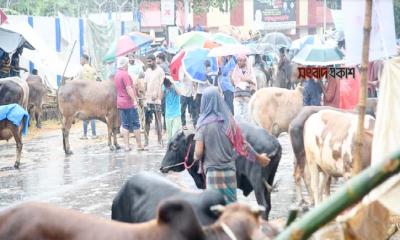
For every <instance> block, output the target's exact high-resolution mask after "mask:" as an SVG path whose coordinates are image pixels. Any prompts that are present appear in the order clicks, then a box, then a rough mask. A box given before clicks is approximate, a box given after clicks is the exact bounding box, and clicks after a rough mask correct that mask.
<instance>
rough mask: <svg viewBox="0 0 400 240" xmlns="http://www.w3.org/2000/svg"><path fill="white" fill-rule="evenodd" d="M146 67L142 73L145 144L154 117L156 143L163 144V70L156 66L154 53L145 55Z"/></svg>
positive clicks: (147, 141)
mask: <svg viewBox="0 0 400 240" xmlns="http://www.w3.org/2000/svg"><path fill="white" fill-rule="evenodd" d="M147 65H148V68H147V70H146V72H145V73H144V81H145V84H146V95H145V99H146V106H145V122H146V124H145V145H148V144H149V132H150V124H151V122H152V119H153V115H154V118H155V122H156V123H155V125H156V131H157V136H158V143H159V144H160V145H161V146H163V142H162V132H161V129H162V121H161V98H162V88H161V87H162V85H163V82H164V77H165V74H164V71H163V70H162V69H161V68H160V67H159V66H157V64H156V58H155V56H154V55H149V56H148V57H147Z"/></svg>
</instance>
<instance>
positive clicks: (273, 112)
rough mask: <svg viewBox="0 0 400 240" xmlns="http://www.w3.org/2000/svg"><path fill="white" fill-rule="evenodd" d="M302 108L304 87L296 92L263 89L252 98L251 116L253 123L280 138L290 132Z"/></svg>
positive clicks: (272, 88) (273, 88) (250, 105)
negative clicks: (284, 133)
mask: <svg viewBox="0 0 400 240" xmlns="http://www.w3.org/2000/svg"><path fill="white" fill-rule="evenodd" d="M302 107H303V88H302V87H297V88H296V89H294V90H288V89H284V88H277V87H270V88H262V89H259V90H258V91H257V92H255V93H254V95H253V96H252V97H251V98H250V101H249V115H250V119H251V121H252V122H254V123H255V124H257V125H258V126H260V127H262V128H264V129H265V130H267V131H268V132H269V133H270V134H272V135H273V136H275V137H278V136H279V134H280V133H282V132H287V131H288V129H289V124H290V122H291V121H292V120H293V119H294V118H295V117H296V116H297V114H298V113H299V112H300V110H301V109H302Z"/></svg>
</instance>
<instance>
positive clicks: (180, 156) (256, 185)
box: [160, 122, 282, 220]
mask: <svg viewBox="0 0 400 240" xmlns="http://www.w3.org/2000/svg"><path fill="white" fill-rule="evenodd" d="M239 126H240V128H241V130H242V133H243V135H244V137H245V138H246V141H247V142H248V143H249V144H250V145H251V146H252V147H253V148H254V150H256V151H257V152H258V153H260V154H261V153H266V154H267V155H268V157H269V158H270V159H271V162H270V164H269V165H268V166H267V167H261V166H260V165H259V164H258V163H253V162H250V161H248V160H247V159H244V158H242V157H239V158H238V159H237V160H236V178H237V186H238V188H239V189H241V190H242V191H243V194H244V195H245V196H248V195H249V194H250V193H251V192H252V191H253V189H254V192H255V196H256V200H257V203H258V204H259V205H262V206H264V207H265V208H266V211H265V212H264V213H263V218H265V219H266V220H268V215H269V211H270V210H271V190H272V185H273V182H274V177H275V173H276V171H277V169H278V165H279V161H280V159H281V154H282V147H281V145H280V143H279V142H278V140H277V139H276V138H275V137H273V136H272V135H270V134H269V133H268V132H267V131H266V130H265V129H263V128H261V127H257V126H254V125H251V124H248V123H244V122H240V123H239ZM193 137H194V134H189V135H187V136H186V135H185V134H184V133H183V132H180V133H177V134H176V135H175V136H174V138H173V139H172V141H170V143H169V145H168V150H167V152H166V154H165V156H164V159H163V161H162V163H161V168H160V170H161V171H162V172H164V173H166V172H168V171H169V170H172V171H175V172H181V171H183V170H185V167H184V166H183V164H182V163H183V161H184V159H185V156H186V154H187V153H188V164H189V165H191V164H192V163H193V154H194V145H195V142H194V140H193ZM190 144H191V145H190ZM189 146H190V149H188V148H189ZM188 171H189V173H190V175H191V176H192V177H193V180H194V181H195V183H196V186H197V187H198V188H200V189H204V188H205V179H204V176H203V175H202V174H199V173H198V172H199V164H198V162H195V163H194V165H193V167H191V168H190V169H188Z"/></svg>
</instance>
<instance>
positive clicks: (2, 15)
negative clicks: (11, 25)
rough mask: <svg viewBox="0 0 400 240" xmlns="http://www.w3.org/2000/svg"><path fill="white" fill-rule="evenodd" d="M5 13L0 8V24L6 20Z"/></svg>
mask: <svg viewBox="0 0 400 240" xmlns="http://www.w3.org/2000/svg"><path fill="white" fill-rule="evenodd" d="M7 19H8V18H7V15H6V14H5V13H4V12H3V10H1V9H0V25H1V24H3V23H5V22H7Z"/></svg>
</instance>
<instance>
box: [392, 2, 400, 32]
mask: <svg viewBox="0 0 400 240" xmlns="http://www.w3.org/2000/svg"><path fill="white" fill-rule="evenodd" d="M393 4H394V26H395V27H396V37H397V38H400V0H393Z"/></svg>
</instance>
